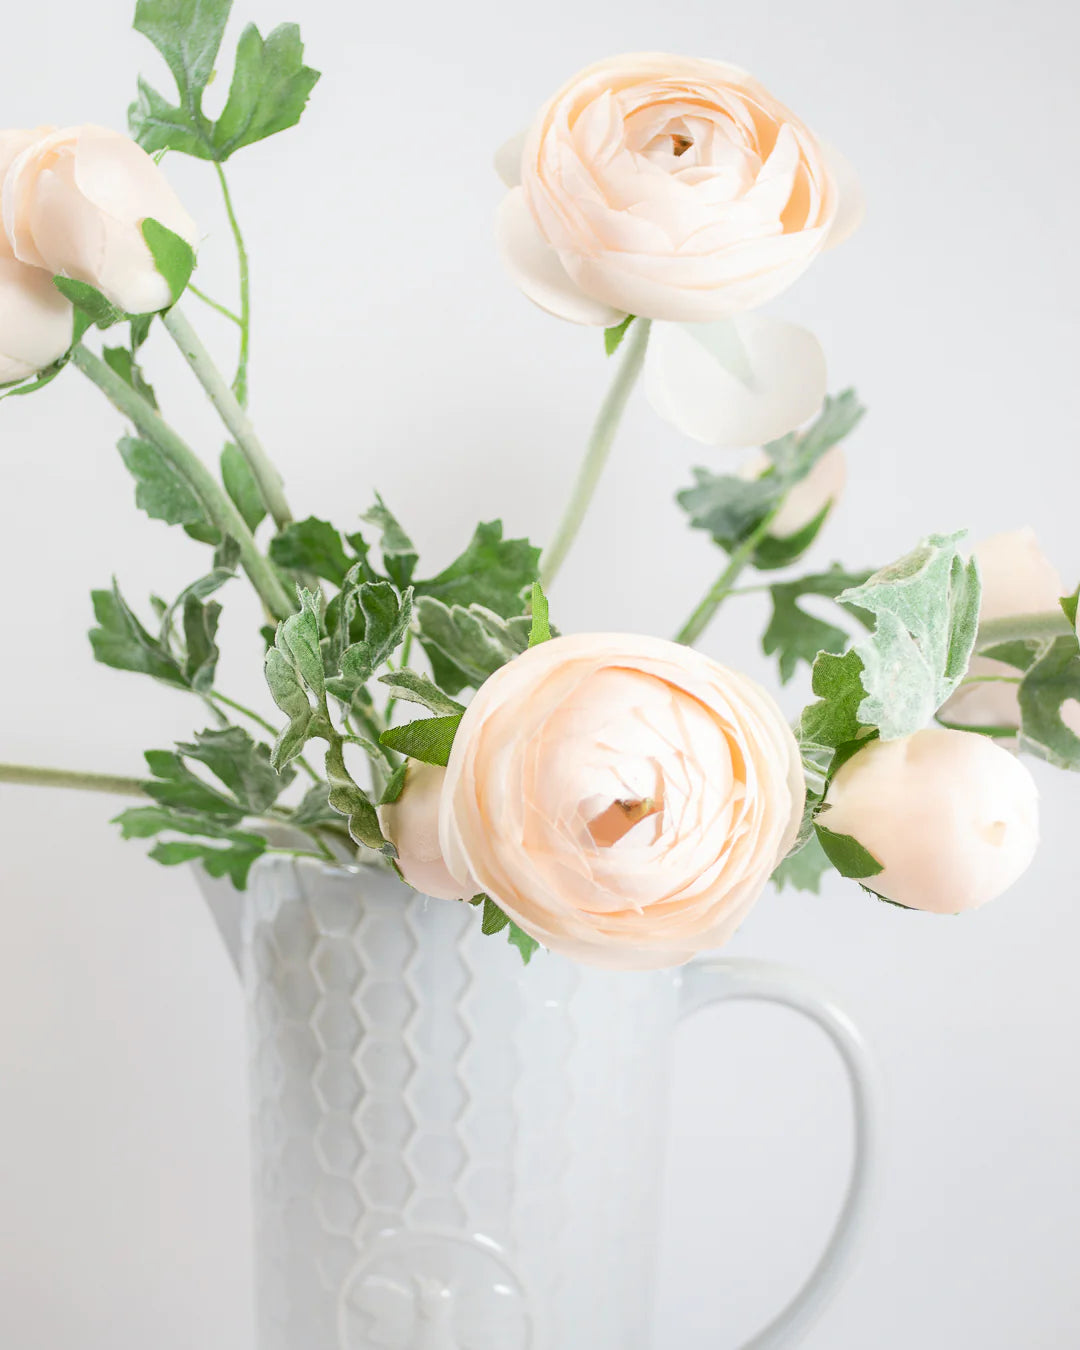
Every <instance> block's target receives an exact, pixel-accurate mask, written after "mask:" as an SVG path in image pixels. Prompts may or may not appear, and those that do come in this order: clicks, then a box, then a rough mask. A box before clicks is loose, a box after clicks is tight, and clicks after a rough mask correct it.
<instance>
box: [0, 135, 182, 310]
mask: <svg viewBox="0 0 1080 1350" xmlns="http://www.w3.org/2000/svg"><path fill="white" fill-rule="evenodd" d="M148 218H149V219H153V220H157V221H159V222H160V223H161V224H162V225H164V226H166V227H167V228H168V229H170V230H172V231H173V232H174V233H175V234H178V235H180V236H181V237H182V238H183V239H185V240H187V242H188V243H189V244H192V245H194V243H195V239H196V229H195V223H194V221H193V220H192V219H191V217H190V216H189V215H188V213H187V212H186V211H185V210H184V208H183V206H181V204H180V201H179V199H178V198H177V196H176V194H175V193H174V192H173V190H172V188H171V187H170V186H169V183H168V180H167V179H166V177H165V175H164V174H163V173H162V171H161V169H160V168H159V167H158V166H157V165H156V164H155V163H154V161H153V160H152V159H151V158H150V156H149V155H148V154H147V153H146V152H145V151H144V150H142V149H140V148H139V146H137V145H136V144H135V142H134V141H132V140H130V139H129V138H128V137H127V136H122V135H120V134H119V132H115V131H108V130H105V129H104V128H102V127H93V126H86V127H68V128H65V129H64V130H61V131H51V132H49V133H48V134H47V135H44V136H42V137H41V138H40V139H38V140H35V141H34V142H33V143H32V144H31V145H29V146H28V147H27V148H26V149H24V150H23V151H22V153H21V154H19V155H18V156H17V157H16V158H15V160H14V162H13V163H12V164H11V166H10V167H9V169H8V171H7V174H6V176H5V178H4V183H3V219H4V230H5V233H6V234H7V238H8V241H9V243H10V245H11V248H12V251H13V252H14V255H15V257H16V258H18V259H19V260H20V261H21V262H24V263H29V264H31V265H32V266H34V267H42V268H44V269H45V270H46V271H47V272H49V273H50V274H56V275H63V276H68V277H73V278H75V280H77V281H85V282H88V283H89V284H90V285H91V286H96V287H97V288H98V290H100V291H101V292H102V293H103V294H104V295H105V296H106V297H107V298H108V299H109V300H111V301H112V303H113V304H114V305H116V306H118V307H119V308H120V309H123V310H127V311H129V312H131V313H133V314H146V313H150V312H151V311H154V310H159V309H164V308H166V307H167V306H168V305H169V304H170V302H171V299H172V296H171V294H170V292H169V287H168V284H167V282H166V281H165V278H164V277H163V276H162V275H161V274H160V273H159V272H158V270H157V268H156V267H155V266H154V259H153V257H152V256H151V253H150V250H149V248H148V247H147V245H146V241H145V240H144V239H143V236H142V229H141V227H142V223H143V221H144V220H147V219H148Z"/></svg>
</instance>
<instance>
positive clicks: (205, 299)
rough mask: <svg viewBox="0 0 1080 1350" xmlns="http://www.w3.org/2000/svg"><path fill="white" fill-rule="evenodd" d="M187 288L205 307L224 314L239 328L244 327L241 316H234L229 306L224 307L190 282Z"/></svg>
mask: <svg viewBox="0 0 1080 1350" xmlns="http://www.w3.org/2000/svg"><path fill="white" fill-rule="evenodd" d="M187 288H188V290H189V291H190V292H191V294H192V295H193V296H195V297H196V299H198V300H201V301H202V302H203V304H204V305H209V306H210V308H211V309H216V310H217V312H218V313H219V314H224V316H225V318H226V319H231V320H232V322H233V323H234V324H236V326H237V327H238V328H240V327H242V326H243V320H242V319H241V318H240V315H239V314H234V313H233V311H232V310H231V309H230V308H229V307H228V305H223V304H221V303H220V301H218V300H215V299H214V297H213V296H212V295H207V294H206V292H205V291H200V290H199V288H198V286H196V285H194V284H193V283H192V282H190V281H189V282H188V286H187Z"/></svg>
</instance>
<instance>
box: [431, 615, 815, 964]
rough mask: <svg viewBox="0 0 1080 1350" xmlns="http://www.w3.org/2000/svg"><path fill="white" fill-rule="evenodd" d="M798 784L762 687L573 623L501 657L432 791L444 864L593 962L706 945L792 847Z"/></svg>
mask: <svg viewBox="0 0 1080 1350" xmlns="http://www.w3.org/2000/svg"><path fill="white" fill-rule="evenodd" d="M804 797H805V783H804V780H803V773H802V766H801V764H800V760H799V751H798V747H797V746H796V743H795V738H794V736H793V735H792V733H791V730H790V728H789V727H788V725H787V723H786V722H785V720H784V718H783V715H782V714H781V712H780V710H779V709H778V708H777V706H776V704H775V703H774V702H773V701H772V699H771V698H770V697H769V695H768V694H766V693H765V691H764V690H763V689H761V688H759V687H758V686H757V685H756V684H755V683H754V682H753V681H752V680H750V679H748V678H747V677H746V676H744V675H740V674H736V673H735V672H734V671H731V670H727V669H726V668H725V667H723V666H721V665H718V664H717V663H716V662H715V661H712V660H710V659H709V658H708V657H706V656H703V655H702V654H701V653H699V652H696V651H693V650H692V649H691V648H688V647H683V646H679V645H677V644H675V643H671V642H665V641H663V640H661V639H659V638H651V637H635V636H624V635H620V634H580V635H576V636H573V637H560V638H555V639H553V640H552V641H549V642H545V643H542V644H540V645H539V646H537V647H533V648H532V649H531V650H529V651H528V652H526V653H524V654H523V655H522V656H520V657H518V658H517V659H516V660H514V661H512V662H511V663H510V664H509V665H506V666H504V667H502V669H500V670H499V671H497V672H496V673H495V674H494V675H493V676H492V677H491V678H490V679H489V680H487V682H486V683H485V684H484V685H483V686H482V687H481V689H480V690H479V692H478V693H477V695H476V697H475V698H474V699H473V701H472V703H471V704H470V705H469V707H468V708H467V710H466V712H465V715H464V717H463V719H462V722H461V725H460V727H459V729H458V733H457V737H456V739H455V741H454V747H453V751H452V752H451V755H450V763H449V766H448V768H447V775H446V781H445V784H444V786H443V791H442V808H441V813H440V830H439V837H440V843H441V848H442V853H443V857H444V858H445V859H446V863H447V866H448V867H449V869H450V871H451V873H452V874H453V875H454V876H455V877H457V878H459V879H463V878H465V877H466V876H468V877H470V878H471V879H472V882H473V883H475V885H476V887H477V889H478V890H481V891H484V892H486V893H487V894H488V895H490V896H491V898H492V899H493V900H495V901H496V902H497V903H498V904H499V906H500V907H501V908H502V909H503V910H504V911H505V912H506V913H507V914H508V915H509V916H510V917H511V918H512V919H513V920H514V921H515V922H516V923H517V924H519V925H520V926H521V927H522V928H523V929H524V930H525V931H526V932H527V933H529V934H531V935H532V936H533V937H534V938H536V939H537V941H539V942H540V943H542V944H543V945H544V946H545V947H549V948H551V949H552V950H554V951H556V952H561V953H563V954H564V955H566V956H569V957H572V958H573V959H575V960H577V961H580V962H583V963H585V964H589V965H597V966H606V967H609V968H613V969H622V970H635V969H649V968H656V967H661V966H671V965H677V964H680V963H682V962H684V961H686V960H688V959H689V958H690V957H691V956H693V955H694V953H696V952H699V951H703V950H706V949H708V948H713V947H719V946H720V945H721V944H723V943H724V942H726V941H727V939H728V938H729V937H730V936H731V935H732V933H734V931H735V929H736V928H737V927H738V926H739V924H740V923H741V922H742V920H743V919H744V918H745V916H746V914H747V913H748V912H749V910H750V908H751V906H752V905H753V904H754V902H755V901H756V900H757V899H758V897H759V896H760V895H761V893H762V891H763V889H764V888H765V886H766V884H767V882H768V880H769V877H770V875H771V873H772V872H773V870H774V868H775V866H776V864H777V862H778V861H779V860H780V859H781V858H782V857H783V856H784V855H785V854H786V852H787V851H788V849H789V848H790V847H791V844H792V842H793V841H794V837H795V833H796V831H797V829H798V824H799V820H800V817H801V813H802V808H803V802H804Z"/></svg>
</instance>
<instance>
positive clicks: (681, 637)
mask: <svg viewBox="0 0 1080 1350" xmlns="http://www.w3.org/2000/svg"><path fill="white" fill-rule="evenodd" d="M781 505H782V503H781ZM779 509H780V507H779V506H777V507H776V508H775V510H773V511H770V512H769V514H768V515H767V516H766V517H765V519H764V520H763V521H762V522H761V523H760V524H759V525H758V527H757V529H755V530H754V532H753V533H752V534H750V535H748V536H747V538H745V539H744V540H743V542H742V543H741V544H740V545H739V547H738V548H737V549H735V550H734V552H732V554H731V556H730V557H729V558H728V565H727V566H726V567H725V568H724V570H723V571H722V572H721V573H720V575H719V576H718V577H717V579H716V580H715V581H714V582H713V584H712V586H710V587H709V590H708V592H707V594H706V595H705V597H704V599H703V600H702V601H701V603H700V604H699V605H698V607H697V609H695V610H694V612H693V614H691V615H690V617H689V619H687V621H686V622H685V623H684V624H683V626H682V628H680V629H679V632H678V633H677V634H676V637H675V641H676V642H682V643H684V644H685V645H686V646H688V647H692V646H693V645H694V643H695V642H696V641H697V640H698V638H699V637H701V635H702V633H704V631H705V629H706V628H708V626H709V624H710V623H711V622H712V619H713V615H714V614H715V613H716V611H717V610H718V609H719V608H720V606H721V604H723V602H724V601H725V600H726V599H727V597H728V596H729V595H730V594H731V593H732V591H733V590H734V589H735V583H736V581H737V580H738V579H739V576H740V575H741V574H742V571H743V568H744V567H746V565H747V564H748V563H749V562H750V559H751V558H752V557H753V556H754V551H755V550H756V548H757V546H758V544H760V543H761V541H762V540H763V539H764V538H765V536H766V535H767V534H768V533H769V527H770V526H771V525H772V523H773V520H774V518H775V517H776V513H777V511H779Z"/></svg>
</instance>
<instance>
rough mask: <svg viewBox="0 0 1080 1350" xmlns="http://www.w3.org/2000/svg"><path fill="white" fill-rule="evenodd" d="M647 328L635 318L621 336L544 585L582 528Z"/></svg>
mask: <svg viewBox="0 0 1080 1350" xmlns="http://www.w3.org/2000/svg"><path fill="white" fill-rule="evenodd" d="M650 327H651V321H650V320H649V319H636V320H635V321H634V322H633V323H632V324H631V325H630V328H629V330H628V332H627V334H626V337H625V338H624V339H623V355H622V359H621V360H620V362H619V368H618V370H617V371H616V372H615V379H614V381H613V382H612V385H611V388H610V389H609V390H608V392H607V397H606V398H605V399H604V402H603V403H602V404H601V406H600V412H599V414H598V415H597V418H596V422H595V423H594V424H593V429H592V434H591V435H590V437H589V443H588V445H587V446H586V448H585V458H584V460H583V461H582V464H581V468H580V470H579V471H578V477H577V482H576V483H575V484H574V490H573V493H572V494H571V497H570V501H569V503H568V504H567V507H566V510H565V512H564V513H563V518H562V520H561V521H560V522H559V527H558V529H557V530H556V531H555V535H554V538H553V539H552V541H551V543H550V544H549V545H548V548H547V552H546V553H545V554H544V557H543V559H542V560H541V563H540V578H541V580H542V581H543V583H544V585H545V586H550V585H551V583H552V582H553V581H554V580H555V577H556V576H557V575H558V573H559V569H560V568H561V567H562V565H563V563H564V562H565V561H566V555H567V554H568V553H569V552H570V549H571V547H572V546H573V543H574V540H575V539H576V538H577V533H578V530H580V529H581V522H582V521H583V520H584V519H585V514H586V512H587V511H588V509H589V503H590V502H591V501H592V499H593V494H594V493H595V492H596V487H597V484H598V483H599V482H600V478H601V475H602V474H603V472H604V465H605V464H606V463H607V458H608V455H609V454H610V452H611V447H612V445H613V443H614V441H615V433H616V432H617V431H618V429H619V423H620V422H621V421H622V415H623V413H624V412H625V411H626V404H627V402H628V400H629V398H630V394H631V391H632V390H633V388H634V385H635V384H636V383H637V380H638V376H639V375H640V374H641V367H642V365H643V364H644V361H645V348H646V347H647V346H648V345H649V329H650Z"/></svg>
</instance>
